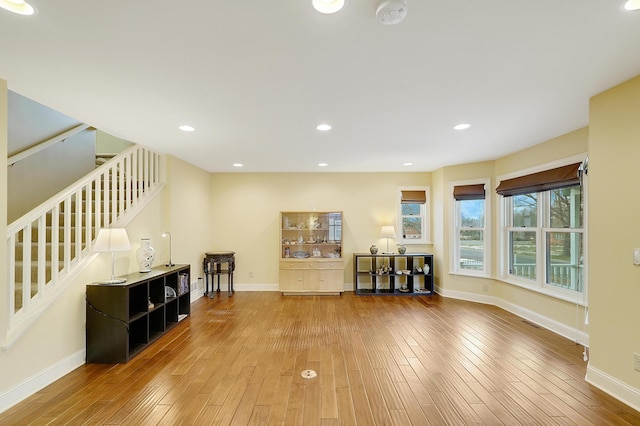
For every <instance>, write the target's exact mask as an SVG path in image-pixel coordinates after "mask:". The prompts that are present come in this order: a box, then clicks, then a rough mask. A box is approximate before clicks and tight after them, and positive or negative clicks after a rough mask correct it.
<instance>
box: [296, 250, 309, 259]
mask: <svg viewBox="0 0 640 426" xmlns="http://www.w3.org/2000/svg"><path fill="white" fill-rule="evenodd" d="M309 256H310V254H309V253H307V252H306V251H295V252H293V257H295V258H296V259H306V258H307V257H309Z"/></svg>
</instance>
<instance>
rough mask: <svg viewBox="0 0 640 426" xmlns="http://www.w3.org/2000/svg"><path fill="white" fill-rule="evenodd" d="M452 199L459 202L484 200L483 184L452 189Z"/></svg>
mask: <svg viewBox="0 0 640 426" xmlns="http://www.w3.org/2000/svg"><path fill="white" fill-rule="evenodd" d="M453 198H455V200H456V201H461V200H484V183H479V184H476V185H459V186H454V187H453Z"/></svg>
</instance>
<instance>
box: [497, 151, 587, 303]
mask: <svg viewBox="0 0 640 426" xmlns="http://www.w3.org/2000/svg"><path fill="white" fill-rule="evenodd" d="M578 168H579V163H577V164H571V165H569V166H564V167H561V168H557V169H552V170H550V171H549V174H547V175H543V174H542V173H546V172H542V173H539V174H537V175H538V176H534V175H528V176H524V177H522V178H531V179H534V180H539V181H541V182H542V184H540V185H539V186H536V185H537V184H536V183H535V182H534V184H533V185H532V184H531V182H528V183H527V184H523V185H521V187H520V188H519V189H518V188H517V185H520V184H522V183H523V181H522V180H521V181H520V182H516V184H517V185H515V186H514V188H513V189H510V188H502V192H501V187H502V186H503V184H504V183H505V182H507V185H504V186H505V187H508V186H509V183H508V181H502V182H501V184H500V186H499V187H498V189H497V192H498V193H501V195H503V197H502V204H503V209H504V210H503V211H504V214H503V236H504V240H503V244H504V248H505V249H504V250H503V253H504V254H503V255H504V258H503V265H505V268H504V271H503V272H504V275H505V276H506V277H507V279H508V280H510V281H513V282H515V283H519V284H523V285H526V286H530V287H533V288H539V289H540V290H542V291H543V292H545V293H548V294H551V295H556V296H559V297H571V296H570V295H571V294H574V295H575V294H582V293H583V290H584V285H583V282H584V276H583V273H584V219H583V217H584V203H583V198H584V197H583V186H582V185H581V184H580V182H579V179H578ZM561 169H564V170H563V171H560V170H561ZM558 173H563V174H564V177H562V176H561V177H558V176H556V177H553V175H554V174H556V175H557V174H558ZM522 178H517V179H522ZM525 180H526V179H525ZM510 181H516V179H512V180H510ZM543 181H544V182H543ZM511 183H513V182H511ZM505 191H506V192H505Z"/></svg>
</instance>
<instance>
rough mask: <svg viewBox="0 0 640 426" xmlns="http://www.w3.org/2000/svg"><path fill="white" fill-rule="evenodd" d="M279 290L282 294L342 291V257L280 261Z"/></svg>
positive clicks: (334, 292)
mask: <svg viewBox="0 0 640 426" xmlns="http://www.w3.org/2000/svg"><path fill="white" fill-rule="evenodd" d="M280 291H281V292H282V294H284V295H304V294H307V295H318V294H328V295H336V294H340V293H342V292H343V291H344V261H343V260H342V259H313V260H311V259H304V260H301V259H288V260H281V261H280Z"/></svg>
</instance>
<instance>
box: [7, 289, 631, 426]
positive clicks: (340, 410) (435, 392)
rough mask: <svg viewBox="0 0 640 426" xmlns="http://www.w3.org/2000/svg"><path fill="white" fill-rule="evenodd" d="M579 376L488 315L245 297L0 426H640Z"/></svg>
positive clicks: (442, 307)
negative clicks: (309, 373)
mask: <svg viewBox="0 0 640 426" xmlns="http://www.w3.org/2000/svg"><path fill="white" fill-rule="evenodd" d="M585 369H586V363H585V362H583V360H582V347H581V346H578V345H576V344H575V343H574V342H571V341H569V340H566V339H564V338H562V337H559V336H557V335H555V334H553V333H551V332H549V331H547V330H545V329H542V328H539V327H537V326H535V325H533V324H531V323H529V322H527V321H524V320H522V319H521V318H519V317H516V316H514V315H512V314H509V313H508V312H505V311H503V310H501V309H498V308H495V307H491V306H485V305H479V304H474V303H469V302H463V301H457V300H451V299H444V298H441V297H440V296H437V295H435V296H431V297H430V296H420V297H385V296H382V297H380V296H355V295H354V294H353V293H345V294H344V295H342V296H281V295H280V294H279V293H273V292H240V293H236V294H235V295H234V296H233V297H227V296H226V295H222V296H219V297H218V298H215V299H208V298H203V299H200V300H198V301H197V302H195V303H194V304H193V305H192V316H191V317H190V318H188V319H187V320H185V321H183V322H182V323H180V325H179V326H178V327H176V328H174V329H173V330H171V331H170V332H169V333H167V334H166V335H165V336H164V337H162V338H161V339H160V340H158V341H157V342H156V343H155V344H153V345H151V346H150V347H149V348H148V349H146V350H145V351H144V352H142V353H140V354H139V355H138V356H136V357H135V358H133V359H132V360H131V361H130V362H129V363H127V364H117V365H98V364H87V365H84V366H82V367H80V368H78V369H77V370H75V371H73V372H72V373H70V374H68V375H67V376H65V377H63V378H62V379H60V380H58V381H57V382H55V383H53V384H52V385H50V386H48V387H47V388H45V389H43V390H42V391H40V392H38V393H37V394H36V395H33V396H32V397H30V398H29V399H27V400H26V401H23V402H22V403H20V404H18V405H17V406H15V407H13V408H11V409H9V410H8V411H6V412H5V413H3V414H0V424H2V425H10V424H11V425H13V424H16V425H44V424H55V425H62V424H73V425H80V424H87V425H142V424H144V425H152V424H159V425H178V424H179V425H183V424H184V425H188V424H194V425H206V424H222V425H226V424H237V425H244V424H256V425H259V424H270V425H271V424H273V425H289V424H299V425H339V424H344V425H355V424H358V425H410V424H413V425H471V424H487V425H498V424H504V425H518V424H525V425H589V424H592V425H639V424H640V413H638V412H637V411H635V410H633V409H631V408H629V407H627V406H626V405H624V404H622V403H620V402H618V401H616V400H615V399H613V398H611V397H610V396H608V395H606V394H605V393H603V392H601V391H599V390H598V389H596V388H594V387H592V386H590V385H589V384H587V383H586V382H585V381H584V376H585ZM303 370H314V371H316V372H317V377H316V378H313V379H304V378H302V377H301V372H302V371H303Z"/></svg>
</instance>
